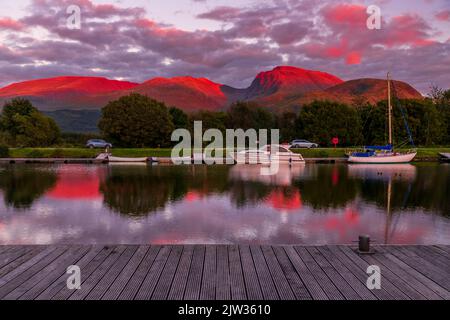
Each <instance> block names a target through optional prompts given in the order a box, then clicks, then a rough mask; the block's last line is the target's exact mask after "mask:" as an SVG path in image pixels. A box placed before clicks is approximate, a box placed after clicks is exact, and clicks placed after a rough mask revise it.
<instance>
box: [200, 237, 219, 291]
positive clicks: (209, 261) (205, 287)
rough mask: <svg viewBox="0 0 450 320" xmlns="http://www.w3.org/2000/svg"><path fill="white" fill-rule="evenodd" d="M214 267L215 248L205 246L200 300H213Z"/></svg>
mask: <svg viewBox="0 0 450 320" xmlns="http://www.w3.org/2000/svg"><path fill="white" fill-rule="evenodd" d="M216 267H217V261H216V246H206V251H205V261H204V266H203V278H202V289H201V290H200V300H214V299H215V297H216V279H215V277H216Z"/></svg>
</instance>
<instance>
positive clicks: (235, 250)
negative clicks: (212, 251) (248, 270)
mask: <svg viewBox="0 0 450 320" xmlns="http://www.w3.org/2000/svg"><path fill="white" fill-rule="evenodd" d="M228 261H229V264H230V267H229V269H230V287H231V288H230V289H231V299H232V300H247V294H246V290H245V282H244V274H243V272H242V263H241V256H240V254H239V247H238V246H237V245H232V246H228Z"/></svg>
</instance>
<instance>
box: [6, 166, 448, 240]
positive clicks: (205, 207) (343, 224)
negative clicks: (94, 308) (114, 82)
mask: <svg viewBox="0 0 450 320" xmlns="http://www.w3.org/2000/svg"><path fill="white" fill-rule="evenodd" d="M449 218H450V166H449V165H444V164H441V165H439V164H423V165H417V166H414V165H393V166H391V165H383V166H376V165H372V166H370V165H369V166H368V165H306V166H298V167H292V168H289V167H284V168H282V169H281V170H280V172H279V174H278V175H276V176H272V177H266V176H261V175H260V171H259V167H257V166H240V165H237V166H179V167H174V166H146V165H102V166H94V165H90V166H87V165H86V166H84V165H60V166H59V165H57V166H48V165H46V166H43V165H36V166H35V165H13V166H2V167H0V244H52V243H114V244H115V243H136V244H169V243H170V244H174V243H177V244H186V243H260V244H268V243H270V244H293V243H296V244H341V243H350V242H351V241H352V240H355V239H356V238H357V236H358V235H359V234H370V235H371V236H372V237H373V238H375V239H377V241H378V243H398V244H400V243H401V244H406V243H411V244H419V243H420V244H427V243H441V244H450V219H449Z"/></svg>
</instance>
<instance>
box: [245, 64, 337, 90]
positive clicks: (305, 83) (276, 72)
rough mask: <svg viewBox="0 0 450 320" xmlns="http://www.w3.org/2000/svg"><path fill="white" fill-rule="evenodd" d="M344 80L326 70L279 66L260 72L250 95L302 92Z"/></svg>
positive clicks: (251, 87) (321, 88)
mask: <svg viewBox="0 0 450 320" xmlns="http://www.w3.org/2000/svg"><path fill="white" fill-rule="evenodd" d="M342 82H343V80H341V79H339V78H338V77H336V76H333V75H331V74H329V73H326V72H321V71H315V70H307V69H302V68H297V67H291V66H278V67H275V68H274V69H272V70H271V71H264V72H261V73H259V74H258V75H257V76H256V78H255V80H254V81H253V83H252V85H251V86H250V88H249V89H250V95H251V96H250V97H249V98H251V97H255V96H260V95H262V94H263V95H271V94H273V93H275V92H278V91H289V92H290V93H292V94H302V93H305V92H309V91H315V90H324V89H327V88H329V87H332V86H335V85H337V84H340V83H342Z"/></svg>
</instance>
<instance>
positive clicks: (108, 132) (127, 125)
mask: <svg viewBox="0 0 450 320" xmlns="http://www.w3.org/2000/svg"><path fill="white" fill-rule="evenodd" d="M98 126H99V129H100V130H101V132H102V134H103V135H104V136H105V137H106V138H107V139H110V140H111V141H112V142H114V143H115V144H117V145H121V146H126V147H165V146H169V145H170V137H171V134H172V131H173V130H174V124H173V122H172V117H171V116H170V113H169V110H168V109H167V107H166V106H165V104H164V103H162V102H158V101H156V100H153V99H150V98H149V97H147V96H143V95H140V94H137V93H132V94H130V95H128V96H124V97H121V98H119V99H118V100H115V101H111V102H109V103H108V104H107V105H106V106H105V107H104V108H103V109H102V115H101V118H100V121H99V124H98Z"/></svg>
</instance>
